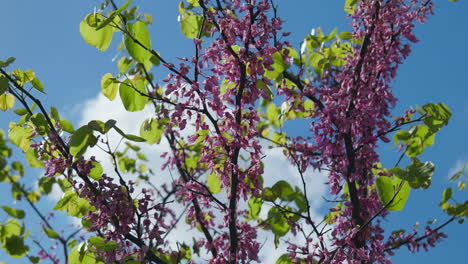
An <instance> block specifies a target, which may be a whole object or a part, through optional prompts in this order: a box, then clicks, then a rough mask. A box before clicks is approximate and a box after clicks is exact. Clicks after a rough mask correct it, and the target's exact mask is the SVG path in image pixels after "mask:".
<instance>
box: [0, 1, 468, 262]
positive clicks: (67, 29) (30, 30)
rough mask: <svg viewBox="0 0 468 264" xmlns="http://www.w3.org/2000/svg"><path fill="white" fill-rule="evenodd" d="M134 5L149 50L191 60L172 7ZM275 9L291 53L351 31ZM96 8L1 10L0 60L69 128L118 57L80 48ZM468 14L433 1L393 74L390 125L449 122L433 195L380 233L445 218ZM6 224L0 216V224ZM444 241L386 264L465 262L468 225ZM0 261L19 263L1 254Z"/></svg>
mask: <svg viewBox="0 0 468 264" xmlns="http://www.w3.org/2000/svg"><path fill="white" fill-rule="evenodd" d="M133 2H134V4H136V5H139V6H141V10H142V11H143V12H145V13H150V14H151V15H153V17H154V24H153V25H152V26H151V28H150V30H151V34H152V42H153V48H155V49H156V50H157V51H158V52H160V53H161V54H162V55H163V56H164V57H165V58H169V59H170V60H171V61H174V60H173V58H175V57H183V56H190V55H191V52H192V46H191V41H190V40H188V39H186V38H185V37H183V36H182V34H181V33H180V31H179V25H178V22H177V14H178V13H177V4H178V1H175V0H166V1H150V0H146V1H145V0H139V1H138V0H135V1H133ZM276 2H277V3H278V4H279V15H280V17H281V18H283V19H284V20H285V21H286V24H285V26H284V28H285V30H286V31H291V32H292V33H293V34H292V35H291V37H292V40H291V43H293V44H294V45H295V46H296V47H297V48H299V47H300V42H301V41H302V39H303V37H304V35H306V34H308V33H309V32H310V30H311V28H314V27H318V26H321V27H322V28H323V29H324V31H325V32H328V31H331V30H332V29H333V28H335V27H338V29H339V30H346V28H347V24H348V22H349V21H348V20H346V19H345V13H344V12H343V10H342V6H343V2H344V1H342V0H334V1H330V0H277V1H276ZM98 4H99V1H92V0H81V1H59V0H48V1H34V0H15V1H5V3H2V10H3V12H2V16H0V32H2V41H1V42H0V59H1V60H4V59H6V58H8V57H10V56H13V57H16V59H17V60H16V62H15V64H14V67H19V68H22V69H32V70H34V71H35V72H36V76H37V77H38V78H39V79H40V80H41V81H42V83H43V84H44V86H45V89H46V92H47V95H45V96H41V98H42V99H44V101H45V102H46V105H48V106H52V105H53V106H56V107H58V109H59V110H60V112H61V113H62V115H66V117H67V118H69V119H70V120H72V121H74V122H75V123H76V122H79V120H80V119H81V117H82V113H83V107H84V106H85V105H86V104H85V102H88V101H89V100H92V99H93V98H96V96H97V95H98V93H99V90H100V88H99V83H100V79H101V77H102V75H103V74H105V73H107V72H111V73H116V72H117V67H116V65H115V62H114V61H112V59H113V58H114V57H115V56H117V55H118V53H117V51H116V46H117V44H118V42H119V40H118V39H117V38H116V36H117V35H116V36H114V38H115V39H114V41H113V44H112V46H111V47H110V48H109V50H108V51H106V52H104V53H102V52H98V51H97V49H95V48H93V47H91V46H89V45H87V44H86V43H85V42H84V41H83V40H82V38H81V36H80V34H79V31H78V25H79V22H80V21H81V20H82V19H83V17H84V16H85V15H86V14H88V13H90V12H92V11H93V8H94V7H95V6H96V5H98ZM467 12H468V4H467V3H466V1H459V2H458V3H450V2H448V0H443V1H438V2H437V6H436V8H435V15H434V16H431V17H430V18H429V19H428V21H427V23H426V24H425V25H418V26H417V28H416V32H417V36H418V38H419V39H420V42H419V43H418V44H416V45H415V46H414V48H413V53H412V54H411V56H410V57H409V58H408V59H407V61H406V63H405V64H403V65H402V66H401V68H400V70H399V72H398V76H397V79H396V81H395V82H394V88H395V89H394V92H395V94H396V96H397V98H398V99H399V102H398V105H397V107H396V109H395V111H394V114H395V115H399V114H400V113H402V112H403V111H404V109H408V108H409V107H411V106H415V105H422V104H424V103H427V102H434V103H436V102H443V103H445V104H447V105H448V106H449V107H450V108H451V110H452V113H453V117H452V120H451V121H450V124H449V126H448V127H446V128H444V129H443V130H442V131H441V132H440V133H439V134H438V135H437V138H436V144H435V146H433V147H431V148H429V149H427V150H426V153H425V154H424V155H423V157H422V159H424V160H431V161H433V162H434V163H435V164H436V166H437V167H436V173H435V174H434V177H433V182H432V186H431V188H430V189H429V190H427V191H413V192H412V194H411V197H410V200H409V202H408V204H407V207H406V208H405V209H404V211H402V212H397V213H394V214H393V215H392V216H391V217H389V218H388V223H386V224H385V225H387V226H389V227H391V228H393V229H400V228H407V229H410V226H411V225H412V224H414V223H415V222H417V221H419V222H421V223H425V222H426V221H427V220H431V219H432V218H438V219H439V221H443V220H444V219H445V218H444V215H443V213H442V212H441V211H440V209H439V208H438V206H437V204H438V202H439V201H440V197H441V193H442V190H443V189H444V188H446V187H448V186H450V185H449V182H448V174H449V172H450V171H451V170H452V169H453V168H454V167H455V166H456V165H457V163H458V164H461V163H463V162H464V163H468V140H467V138H466V135H467V134H466V131H467V130H468V85H467V81H466V76H467V73H466V72H467V71H466V61H468V53H467V52H466V47H465V46H466V43H467V41H468V35H467V34H466V32H467V31H466V28H467V27H468V20H467V19H466V13H467ZM155 71H156V72H155V74H156V76H159V77H161V76H165V75H166V74H167V72H165V71H163V69H162V68H157V69H156V70H155ZM0 114H1V118H0V127H1V128H3V129H6V127H7V124H8V121H13V120H14V118H15V116H13V115H12V114H8V113H6V114H5V113H0ZM381 153H382V159H383V161H384V164H385V162H387V163H388V164H390V162H393V161H394V160H395V159H396V153H395V150H394V149H390V148H389V147H388V146H384V147H382V149H381ZM38 174H39V173H38V172H30V173H28V175H27V176H26V177H29V179H32V181H33V180H34V178H35V177H37V175H38ZM453 187H454V186H453ZM0 191H2V192H5V191H6V189H5V186H3V185H2V186H0ZM457 195H458V200H459V201H462V200H466V199H467V198H468V195H467V192H466V191H464V192H458V193H457ZM2 205H3V204H2ZM5 219H6V218H5V216H4V215H3V214H2V213H0V221H4V220H5ZM64 226H66V225H65V224H64ZM445 231H446V233H447V234H448V236H449V238H448V239H447V240H446V241H444V242H443V243H441V244H439V246H438V247H436V248H434V249H431V250H430V251H429V252H428V253H417V254H408V253H407V250H406V249H401V250H400V251H397V253H396V256H395V257H394V258H393V259H394V263H403V264H404V263H441V262H442V261H445V262H447V263H463V262H464V261H466V259H465V258H464V256H466V254H465V252H464V250H465V251H466V239H467V237H468V228H467V225H466V224H464V225H458V224H451V225H450V226H449V227H448V228H446V229H445ZM1 261H6V262H7V263H20V262H15V261H13V260H10V259H8V258H7V257H5V256H4V254H3V253H1V252H0V262H1ZM25 263H26V262H25Z"/></svg>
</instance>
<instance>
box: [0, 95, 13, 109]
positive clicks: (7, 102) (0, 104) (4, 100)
mask: <svg viewBox="0 0 468 264" xmlns="http://www.w3.org/2000/svg"><path fill="white" fill-rule="evenodd" d="M14 106H15V97H14V96H13V95H12V94H10V93H6V94H2V95H0V110H2V111H6V110H9V109H11V108H13V107H14Z"/></svg>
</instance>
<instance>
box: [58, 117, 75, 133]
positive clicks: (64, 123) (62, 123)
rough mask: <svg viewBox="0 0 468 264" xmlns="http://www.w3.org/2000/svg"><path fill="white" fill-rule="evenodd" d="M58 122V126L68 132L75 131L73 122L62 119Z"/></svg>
mask: <svg viewBox="0 0 468 264" xmlns="http://www.w3.org/2000/svg"><path fill="white" fill-rule="evenodd" d="M59 122H60V126H61V127H62V129H63V131H65V132H68V133H70V134H71V133H73V132H75V129H74V128H73V124H72V123H71V122H70V121H68V120H65V119H62V120H60V121H59Z"/></svg>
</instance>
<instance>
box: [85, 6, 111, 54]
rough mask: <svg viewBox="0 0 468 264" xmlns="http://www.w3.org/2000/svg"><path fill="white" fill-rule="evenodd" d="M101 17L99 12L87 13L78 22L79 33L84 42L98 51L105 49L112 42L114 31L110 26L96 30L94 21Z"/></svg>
mask: <svg viewBox="0 0 468 264" xmlns="http://www.w3.org/2000/svg"><path fill="white" fill-rule="evenodd" d="M102 19H103V17H102V15H101V14H89V15H87V16H86V17H85V18H84V19H83V20H82V21H81V23H80V33H81V37H83V40H84V41H85V42H86V43H88V44H89V45H91V46H94V47H96V48H97V49H98V50H100V51H105V50H106V49H107V48H108V47H109V45H110V43H111V42H112V35H113V34H114V31H113V29H112V27H110V26H106V27H103V28H101V29H99V30H96V23H97V22H98V21H100V20H102ZM91 25H92V26H91ZM93 26H94V27H93Z"/></svg>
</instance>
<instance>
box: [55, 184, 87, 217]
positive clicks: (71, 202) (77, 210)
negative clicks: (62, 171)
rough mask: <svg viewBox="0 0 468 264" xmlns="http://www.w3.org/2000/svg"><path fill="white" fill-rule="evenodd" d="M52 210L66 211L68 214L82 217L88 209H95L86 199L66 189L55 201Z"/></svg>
mask: <svg viewBox="0 0 468 264" xmlns="http://www.w3.org/2000/svg"><path fill="white" fill-rule="evenodd" d="M53 209H54V210H60V211H64V210H65V211H66V212H67V214H68V215H69V216H75V217H83V216H84V215H85V214H87V213H88V212H89V211H90V210H91V211H93V210H95V209H94V208H93V207H92V206H91V205H90V204H89V202H88V201H87V200H85V199H83V198H81V197H79V196H78V194H76V193H75V192H73V191H71V190H68V191H66V192H65V193H64V194H63V196H62V198H61V199H60V200H59V201H58V202H57V204H56V205H55V207H54V208H53Z"/></svg>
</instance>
